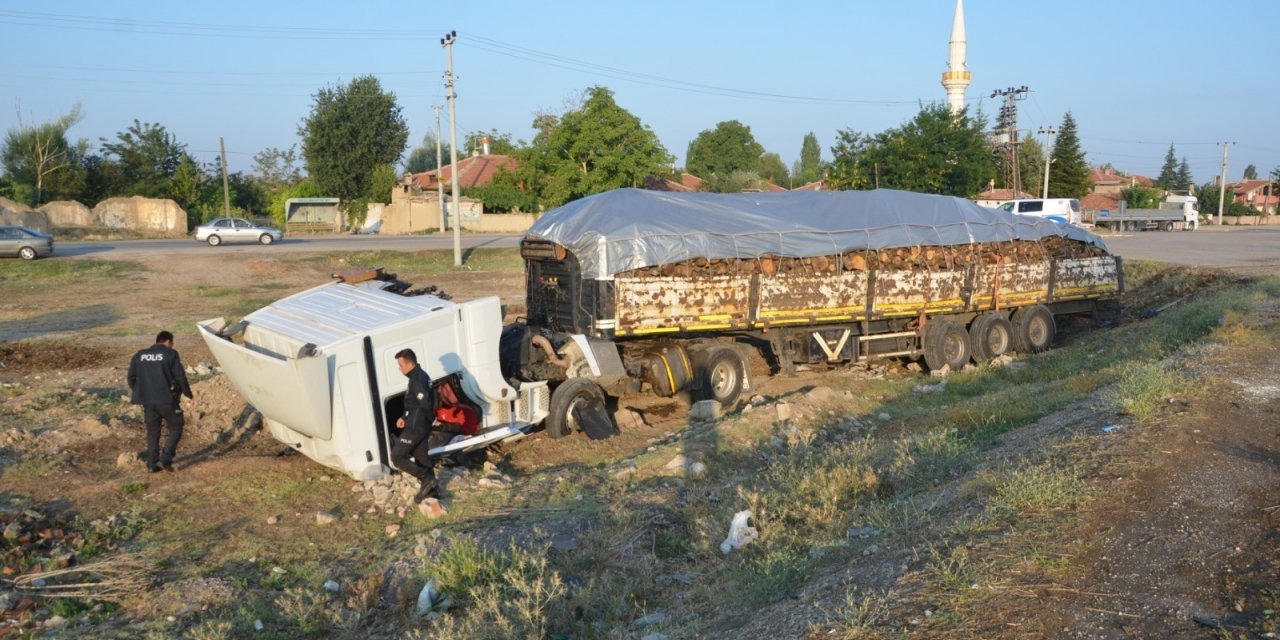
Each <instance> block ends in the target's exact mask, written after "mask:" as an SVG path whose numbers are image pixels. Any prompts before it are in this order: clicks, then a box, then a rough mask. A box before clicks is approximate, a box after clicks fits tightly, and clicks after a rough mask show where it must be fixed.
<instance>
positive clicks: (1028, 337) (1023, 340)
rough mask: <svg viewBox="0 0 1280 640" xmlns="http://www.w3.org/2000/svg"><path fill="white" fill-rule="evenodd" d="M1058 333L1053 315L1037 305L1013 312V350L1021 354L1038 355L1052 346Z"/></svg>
mask: <svg viewBox="0 0 1280 640" xmlns="http://www.w3.org/2000/svg"><path fill="white" fill-rule="evenodd" d="M1057 333H1058V327H1057V325H1056V324H1054V320H1053V313H1051V312H1050V311H1049V308H1048V307H1046V306H1044V305H1042V304H1037V305H1034V306H1030V307H1022V308H1021V309H1018V310H1017V311H1014V312H1013V348H1014V349H1016V350H1018V351H1019V352H1021V353H1040V352H1041V351H1044V350H1046V349H1048V348H1049V347H1051V346H1053V339H1054V337H1055V336H1056V335H1057Z"/></svg>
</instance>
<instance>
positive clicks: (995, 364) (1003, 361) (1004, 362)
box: [987, 354, 1013, 368]
mask: <svg viewBox="0 0 1280 640" xmlns="http://www.w3.org/2000/svg"><path fill="white" fill-rule="evenodd" d="M1011 362H1013V358H1012V357H1010V356H1009V355H1008V354H1005V355H1002V356H996V357H994V358H992V359H991V362H989V363H987V364H988V366H990V367H992V368H999V367H1004V366H1008V365H1009V363H1011Z"/></svg>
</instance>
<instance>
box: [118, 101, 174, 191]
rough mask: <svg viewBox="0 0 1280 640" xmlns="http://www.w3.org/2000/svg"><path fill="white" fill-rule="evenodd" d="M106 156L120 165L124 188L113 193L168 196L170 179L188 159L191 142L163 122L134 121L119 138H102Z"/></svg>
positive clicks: (119, 134)
mask: <svg viewBox="0 0 1280 640" xmlns="http://www.w3.org/2000/svg"><path fill="white" fill-rule="evenodd" d="M100 140H101V142H102V152H103V154H104V155H105V156H107V157H108V158H110V159H112V160H113V161H114V162H116V163H118V164H119V169H120V181H119V183H118V185H116V187H117V189H120V190H122V191H121V192H118V193H113V194H111V195H138V196H146V197H150V198H168V197H170V196H171V193H170V187H171V185H170V182H171V181H172V180H173V176H174V174H175V173H176V172H177V171H178V167H179V166H180V165H181V164H182V161H183V159H184V158H188V155H187V145H185V144H181V143H179V142H178V139H177V138H176V137H175V136H174V135H173V134H172V133H169V131H168V130H166V129H165V128H164V126H163V125H160V124H155V123H151V122H139V121H137V120H134V121H133V126H131V127H129V128H128V129H126V130H124V131H120V132H117V133H116V139H115V140H114V141H109V140H107V139H106V138H101V139H100Z"/></svg>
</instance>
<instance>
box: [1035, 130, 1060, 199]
mask: <svg viewBox="0 0 1280 640" xmlns="http://www.w3.org/2000/svg"><path fill="white" fill-rule="evenodd" d="M1036 133H1043V134H1044V195H1042V196H1040V197H1041V198H1044V199H1046V200H1048V199H1049V163H1050V162H1053V158H1052V156H1053V153H1052V149H1053V136H1054V134H1056V133H1058V130H1057V129H1054V128H1053V127H1040V130H1039V131H1037V132H1036Z"/></svg>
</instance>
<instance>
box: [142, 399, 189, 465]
mask: <svg viewBox="0 0 1280 640" xmlns="http://www.w3.org/2000/svg"><path fill="white" fill-rule="evenodd" d="M142 415H143V420H144V421H145V422H146V424H147V468H152V467H155V466H156V465H157V464H173V455H174V453H176V452H177V450H178V441H179V440H181V439H182V425H183V424H184V420H183V417H182V407H180V406H178V403H176V402H175V403H173V404H145V405H142ZM161 420H163V421H164V424H165V426H167V427H168V429H169V437H168V438H167V439H165V442H164V449H163V450H162V449H160V421H161Z"/></svg>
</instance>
